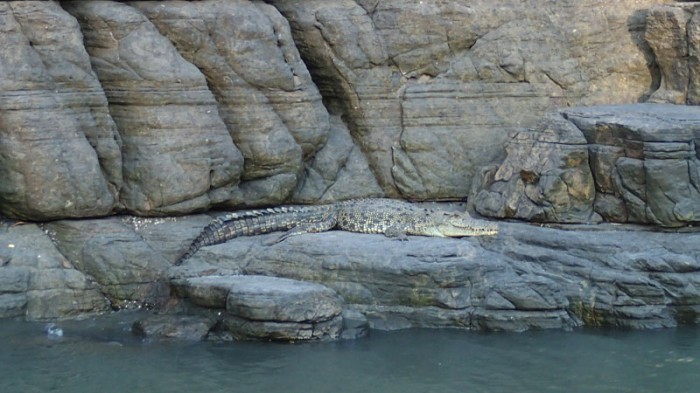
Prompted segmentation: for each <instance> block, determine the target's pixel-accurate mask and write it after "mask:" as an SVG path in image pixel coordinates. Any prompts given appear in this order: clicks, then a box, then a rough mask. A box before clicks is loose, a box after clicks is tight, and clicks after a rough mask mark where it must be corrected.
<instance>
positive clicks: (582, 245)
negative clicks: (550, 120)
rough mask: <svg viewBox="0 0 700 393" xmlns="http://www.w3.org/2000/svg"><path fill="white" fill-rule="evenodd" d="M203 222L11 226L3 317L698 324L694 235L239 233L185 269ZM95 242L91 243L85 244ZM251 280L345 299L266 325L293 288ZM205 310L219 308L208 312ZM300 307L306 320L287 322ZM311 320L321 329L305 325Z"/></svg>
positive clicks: (603, 229)
mask: <svg viewBox="0 0 700 393" xmlns="http://www.w3.org/2000/svg"><path fill="white" fill-rule="evenodd" d="M205 218H207V217H206V216H192V217H188V218H182V219H178V220H172V219H146V220H144V219H134V220H131V221H127V222H126V223H125V222H119V221H118V220H115V219H109V220H103V219H101V220H84V221H82V224H80V225H81V226H80V227H78V226H75V225H73V224H70V223H67V222H58V223H56V224H52V225H51V227H50V228H47V231H48V234H50V235H51V237H52V238H53V239H55V244H57V246H54V243H52V242H51V240H50V238H49V235H48V234H45V233H43V232H42V231H40V230H39V229H38V228H37V226H35V225H31V224H30V225H19V226H7V225H6V226H5V227H3V234H4V235H5V236H3V240H2V244H0V246H1V248H0V258H2V266H0V280H2V281H3V282H5V284H3V285H2V287H1V288H2V292H0V305H2V307H0V309H1V310H2V315H3V316H16V315H25V314H26V315H27V316H28V317H31V318H34V319H37V318H56V317H58V318H60V317H68V316H71V315H76V314H78V313H80V314H83V313H90V312H100V311H103V310H105V308H106V307H107V306H108V305H111V306H112V307H117V308H119V307H125V306H126V305H128V304H134V305H139V304H141V305H143V304H148V303H158V304H157V305H160V306H163V305H164V304H168V306H167V307H166V308H164V309H163V310H172V311H179V312H182V311H183V310H189V311H190V312H191V313H192V315H194V316H199V317H198V318H192V319H191V320H192V321H193V322H192V323H193V324H195V325H196V326H194V325H193V326H190V327H178V326H179V325H177V324H179V323H185V322H183V321H182V317H175V320H174V322H173V320H170V322H169V323H170V325H171V326H170V327H167V326H164V325H163V323H164V322H163V321H160V322H158V321H155V322H154V321H145V322H144V324H142V329H143V330H144V334H152V335H159V334H160V335H165V336H169V335H172V336H179V335H183V336H190V337H192V336H193V335H194V336H200V337H205V336H209V334H210V333H212V334H214V331H215V330H217V329H221V326H222V325H221V324H223V323H224V321H223V319H222V318H221V317H219V316H215V314H216V312H221V311H225V313H224V314H225V315H224V316H228V315H229V314H231V315H230V316H231V318H230V320H229V322H231V321H234V322H231V324H229V325H226V329H224V330H225V331H228V332H229V334H230V335H233V336H235V337H247V338H251V337H258V338H260V337H264V338H280V339H297V338H304V337H307V338H314V337H317V336H313V334H314V333H313V332H317V333H318V334H319V335H321V336H324V337H328V338H331V337H338V334H339V332H341V327H340V326H341V321H342V326H343V328H342V329H348V326H352V324H353V323H354V324H356V326H355V328H357V329H360V330H361V326H362V323H361V321H362V319H363V318H365V317H366V318H367V319H368V320H369V323H370V326H372V327H374V328H378V329H399V328H408V327H459V328H470V329H486V330H525V329H531V328H538V329H539V328H565V329H568V328H571V327H575V326H581V325H586V326H620V327H632V328H653V327H664V326H675V325H677V324H681V323H697V322H698V321H700V316H699V315H700V314H699V313H700V251H699V250H698V248H697V244H698V242H699V241H700V234H698V233H697V232H687V233H670V232H668V233H663V232H653V231H649V230H647V229H639V228H634V227H629V226H625V227H623V226H610V225H602V226H579V227H566V228H563V229H554V228H546V227H540V226H532V225H529V224H523V223H501V224H500V225H501V233H500V234H499V235H498V236H496V237H490V238H464V239H439V238H424V237H411V238H410V239H409V240H408V241H406V242H400V241H394V240H391V239H387V238H385V237H384V236H379V235H364V234H353V233H346V232H341V231H331V232H326V233H322V234H308V235H304V236H298V237H293V238H289V239H287V240H285V241H284V242H282V243H279V244H276V245H274V246H269V247H268V246H263V243H264V242H265V241H266V239H267V237H266V236H257V237H250V238H238V239H234V240H232V241H229V242H227V243H225V244H220V245H216V246H211V247H204V248H202V249H201V250H199V252H198V253H197V254H195V256H194V257H193V258H191V259H190V260H189V261H188V262H187V263H186V264H184V265H182V266H178V267H169V266H170V264H169V263H168V262H171V261H174V260H175V259H176V258H177V256H178V255H179V253H180V252H182V250H183V249H184V248H185V247H186V246H187V244H188V239H189V238H191V237H193V236H195V234H196V232H198V231H199V230H201V229H202V227H203V226H204V225H206V223H207V221H208V219H205ZM127 223H130V224H132V225H125V224H127ZM100 226H103V227H109V228H113V229H111V230H106V229H104V228H102V229H100V230H99V234H97V233H96V234H92V235H90V236H88V235H85V234H83V233H82V232H84V231H83V230H84V229H87V228H92V230H93V231H94V232H96V231H97V228H98V227H100ZM79 228H80V229H83V230H79ZM190 233H191V235H190ZM271 236H274V234H273V235H271ZM5 239H8V240H5ZM86 239H87V240H86ZM83 241H84V242H85V245H84V246H82V247H77V246H76V245H78V244H81V242H83ZM10 245H13V247H10ZM59 250H60V251H61V252H62V253H63V254H65V256H64V255H63V254H61V253H59ZM145 250H146V251H145ZM39 256H40V257H39ZM41 261H44V262H41ZM166 261H168V262H166ZM105 272H107V273H105ZM241 274H242V275H264V276H276V277H285V278H290V279H293V280H299V281H308V282H314V283H318V284H322V285H323V286H325V287H328V288H331V289H332V290H333V291H334V292H333V291H331V290H326V289H322V287H314V288H317V289H318V290H319V291H320V292H318V293H319V295H318V296H321V297H320V298H318V299H320V300H319V301H313V302H312V303H313V304H312V305H308V304H307V306H305V307H295V306H289V307H286V306H285V307H282V308H280V307H277V306H279V305H281V304H283V303H284V304H286V303H285V302H290V301H291V299H298V300H299V301H300V302H301V303H303V304H306V303H304V302H305V301H306V300H309V299H312V298H313V296H312V297H308V298H306V297H294V296H291V295H290V296H286V295H285V296H283V297H285V300H284V301H282V300H279V301H277V302H274V303H275V305H274V306H271V309H267V308H266V307H262V308H261V309H260V313H261V314H260V315H266V317H264V318H263V317H260V318H259V319H256V318H258V317H255V318H254V317H252V316H251V315H252V314H250V313H251V312H253V311H251V310H250V309H249V308H246V307H253V306H252V305H254V304H258V305H259V304H262V303H260V302H263V303H265V302H268V303H265V304H271V303H269V298H268V297H267V296H268V295H265V294H266V293H268V294H269V293H273V292H275V291H279V290H280V288H284V286H282V287H280V286H279V285H277V284H275V283H274V282H273V284H274V285H273V284H270V285H269V286H265V285H262V284H260V283H261V282H263V281H264V280H265V279H254V278H253V279H250V280H251V281H250V282H248V281H246V280H247V279H246V278H240V277H238V278H235V277H234V278H232V277H231V276H237V275H241ZM212 276H227V278H221V277H218V278H217V277H212ZM197 277H204V278H197ZM207 277H209V278H207ZM244 277H245V276H244ZM212 280H213V281H216V280H219V281H223V282H225V285H223V286H221V285H215V284H216V283H214V284H212V282H211V281H212ZM239 281H240V282H239ZM158 282H165V283H168V282H171V283H172V285H174V287H175V288H176V290H175V291H173V292H172V293H171V296H173V297H172V298H171V300H167V294H168V292H167V291H161V292H159V291H157V290H155V289H158V288H162V286H158V285H157V283H158ZM217 282H218V281H217ZM239 283H242V284H240V285H242V287H245V288H248V289H247V290H248V291H249V292H246V293H248V295H246V296H250V302H252V303H250V304H248V303H246V304H248V305H247V306H242V305H241V304H242V303H240V302H243V300H242V299H243V298H245V296H242V295H241V296H239V295H236V296H235V299H233V300H231V299H230V293H231V291H232V288H233V287H234V286H235V285H238V284H239ZM195 284H196V285H195ZM205 284H206V285H205ZM268 284H269V282H268ZM261 285H262V286H261ZM298 285H301V284H298ZM217 288H218V289H217ZM251 288H252V289H251ZM275 288H276V289H275ZM302 288H306V287H305V286H304V285H302ZM319 288H320V289H319ZM314 291H315V290H314ZM282 292H283V293H286V292H284V291H282ZM302 292H303V291H302ZM236 293H238V292H236ZM314 293H316V292H314ZM333 293H337V294H338V295H339V296H340V297H339V298H337V299H336V298H335V297H334V296H335V295H333ZM103 294H104V296H103ZM156 295H157V296H156ZM309 296H310V295H309ZM314 296H316V295H314ZM178 299H179V300H178ZM183 299H184V301H185V303H187V302H189V304H190V307H189V308H188V307H181V306H179V305H178V302H179V303H181V305H184V304H185V303H182V302H183ZM266 299H267V300H266ZM334 299H336V300H334ZM339 299H342V300H339ZM107 300H109V303H108V302H107ZM321 300H322V301H321ZM246 302H247V301H246ZM234 303H235V304H234ZM292 303H294V304H295V302H292ZM301 303H300V304H301ZM192 306H196V307H199V310H200V311H196V310H194V309H192V308H191V307H192ZM241 307H243V308H241ZM255 307H258V306H255ZM318 307H321V308H320V309H318V310H317V308H318ZM339 308H340V309H342V310H343V311H342V314H338V309H339ZM206 309H210V310H213V311H214V314H211V313H210V314H207V313H203V312H202V310H206ZM244 309H245V310H244ZM242 310H243V311H242ZM293 310H297V311H298V313H297V312H296V311H295V314H294V315H297V317H295V318H297V319H299V321H289V320H284V318H283V317H282V316H280V315H286V314H284V313H289V312H292V311H293ZM313 310H316V311H313ZM309 312H310V314H309ZM270 313H272V314H270ZM276 313H277V314H276ZM279 313H282V314H279ZM278 314H279V315H278ZM307 314H308V315H312V316H314V317H313V318H312V317H308V315H307ZM213 315H214V316H213ZM256 315H258V314H256ZM315 316H317V317H318V318H316V317H315ZM202 318H203V319H202ZM241 318H243V319H246V320H248V321H250V320H257V321H258V322H260V323H258V324H257V325H256V326H257V327H256V328H255V329H252V330H245V328H244V327H245V326H244V325H246V326H248V327H251V326H252V325H250V324H248V323H242V322H241V321H242V319H241ZM290 318H291V317H290ZM290 318H287V319H290ZM314 318H316V319H314ZM161 319H162V318H161ZM306 319H309V320H314V321H316V322H313V323H311V322H308V323H307V322H303V321H304V320H306ZM178 321H179V322H178ZM236 321H237V322H238V323H237V322H236ZM330 321H333V322H330ZM353 321H354V322H353ZM217 322H218V323H217ZM288 322H293V323H289V324H287V323H288ZM173 323H174V324H175V325H176V326H174V327H173V326H172V324H173ZM276 323H282V325H284V326H282V325H276ZM304 324H306V325H304ZM166 325H168V323H166ZM253 325H255V324H253ZM302 325H303V326H302ZM205 326H209V328H208V330H207V329H205ZM239 328H240V329H239ZM278 328H279V329H278ZM316 328H318V330H314V329H316ZM326 328H327V330H324V329H326ZM241 329H242V330H241ZM204 330H207V332H206V333H205V332H204ZM146 331H150V332H151V333H148V332H146ZM158 332H160V333H158ZM232 332H237V333H232ZM324 332H325V333H324ZM307 333H308V334H311V336H308V334H307ZM236 334H238V335H236ZM285 334H286V335H285ZM340 334H342V333H340ZM295 337H296V338H295Z"/></svg>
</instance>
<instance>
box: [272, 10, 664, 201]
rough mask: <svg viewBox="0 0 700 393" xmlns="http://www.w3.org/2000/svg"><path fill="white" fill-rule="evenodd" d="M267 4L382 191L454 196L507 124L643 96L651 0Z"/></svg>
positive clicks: (500, 140) (495, 151)
mask: <svg viewBox="0 0 700 393" xmlns="http://www.w3.org/2000/svg"><path fill="white" fill-rule="evenodd" d="M270 3H272V4H273V5H274V6H275V7H277V8H278V9H279V10H280V11H281V12H282V14H283V15H285V16H286V17H287V19H288V20H289V21H290V24H291V26H292V32H293V34H294V39H295V41H296V42H297V46H298V47H299V51H300V53H301V55H302V57H303V58H304V60H305V62H306V63H307V65H308V67H309V70H310V72H311V73H312V75H313V76H314V80H315V81H316V83H317V84H318V86H319V89H320V90H321V93H322V95H323V96H324V98H325V102H326V103H327V105H328V108H329V111H330V112H331V113H332V114H341V115H342V116H343V118H344V119H346V120H347V122H348V125H349V128H350V132H351V134H352V136H353V138H355V140H357V141H358V142H359V143H358V144H359V145H360V146H361V148H362V150H363V152H364V153H365V155H366V157H367V159H368V161H369V163H370V166H371V168H372V170H373V172H374V174H375V176H376V177H377V179H378V182H379V184H380V186H381V187H382V189H383V190H384V192H385V193H386V194H387V195H389V196H398V195H401V196H403V197H406V198H408V199H461V198H463V197H464V196H465V195H466V194H468V192H469V190H470V187H471V183H472V178H473V177H474V176H475V175H476V173H477V171H478V170H479V168H481V167H483V166H484V165H487V164H489V163H491V162H494V161H496V160H498V159H500V158H502V147H503V145H504V144H505V142H506V141H507V136H508V131H509V130H512V129H513V128H514V127H520V126H533V125H535V124H536V123H537V121H538V120H539V119H540V117H541V116H542V115H543V114H544V113H545V112H546V111H548V110H552V109H554V108H556V107H559V106H569V105H582V104H595V103H618V102H630V101H637V100H639V99H640V98H644V97H646V96H647V95H648V94H650V93H651V91H650V90H649V86H650V85H652V81H653V76H652V72H651V71H650V69H649V65H648V61H647V57H650V54H649V53H648V52H647V53H645V50H646V46H645V45H646V44H645V43H644V40H643V31H644V16H645V13H644V10H645V9H646V8H648V7H650V6H651V5H654V4H657V3H658V1H652V0H648V1H641V2H640V1H632V0H625V1H623V2H619V1H618V2H615V3H604V4H601V3H600V2H596V1H583V2H582V1H573V0H572V1H568V0H567V1H559V2H552V3H548V4H547V5H542V4H541V3H540V2H523V1H507V2H505V3H504V2H499V3H498V4H496V3H494V2H487V1H477V2H474V1H469V2H464V1H456V2H454V1H453V2H443V3H439V4H438V3H430V2H419V1H411V2H406V1H399V0H393V1H382V2H366V1H362V2H353V1H350V0H338V1H333V2H328V1H322V0H312V1H304V2H298V1H290V0H273V1H270ZM591 43H595V44H594V45H592V44H591Z"/></svg>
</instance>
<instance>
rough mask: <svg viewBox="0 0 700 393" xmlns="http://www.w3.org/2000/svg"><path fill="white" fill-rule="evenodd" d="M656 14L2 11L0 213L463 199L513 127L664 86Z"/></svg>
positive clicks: (364, 4) (131, 6)
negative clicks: (548, 113)
mask: <svg viewBox="0 0 700 393" xmlns="http://www.w3.org/2000/svg"><path fill="white" fill-rule="evenodd" d="M666 3H669V2H668V1H665V0H621V1H616V2H600V1H598V0H586V1H574V0H566V1H557V2H548V3H547V4H542V3H541V2H536V1H525V2H523V1H516V0H508V1H506V2H499V3H498V4H496V3H494V2H491V1H483V0H477V1H471V0H470V1H467V0H460V1H452V2H443V3H431V2H425V1H423V2H421V1H417V0H415V1H408V2H406V1H403V0H402V1H398V0H385V1H378V2H368V1H352V0H334V1H320V0H305V1H287V0H270V1H267V2H260V1H248V0H227V1H225V0H209V1H201V2H199V1H198V2H155V1H154V2H112V1H90V2H82V1H64V2H60V3H56V2H48V3H47V2H19V1H17V2H4V3H3V4H2V8H0V16H1V17H2V18H3V24H2V25H3V29H4V30H3V32H4V34H2V36H1V37H0V42H2V44H3V45H2V47H3V48H5V49H4V50H2V51H1V53H0V58H1V59H2V61H1V62H0V66H1V67H2V71H3V72H2V76H1V77H0V85H1V86H2V89H1V90H2V93H0V94H1V96H0V111H1V112H0V115H1V116H0V119H2V120H0V121H1V122H2V127H0V175H2V179H3V181H2V182H0V211H2V212H3V214H5V215H6V216H11V217H16V218H23V219H31V220H48V219H58V218H74V217H95V216H104V215H110V214H114V213H119V212H127V213H131V214H136V215H169V214H185V213H190V212H193V211H203V210H207V209H210V208H212V207H216V206H225V207H242V206H260V205H270V204H278V203H281V202H320V201H324V202H325V201H330V200H337V199H346V198H351V197H359V196H381V195H384V194H387V195H390V196H403V197H407V198H409V199H463V198H464V197H465V196H466V195H467V194H468V192H469V190H470V187H471V184H472V183H473V177H474V175H475V174H476V173H477V172H478V171H479V169H480V168H481V167H482V166H484V165H486V164H488V163H490V162H493V161H497V160H499V159H501V158H502V148H503V145H504V143H505V142H506V140H507V135H508V132H509V131H510V130H512V129H513V128H514V127H516V126H532V125H534V124H536V122H537V121H538V120H539V119H540V117H541V116H542V114H543V113H545V112H546V111H548V110H552V109H554V108H556V107H561V106H569V105H571V106H575V105H583V104H597V103H618V102H636V101H639V100H643V99H645V98H646V97H647V96H648V95H649V94H651V93H652V92H653V91H654V90H655V89H656V88H657V87H658V84H659V75H663V76H664V81H666V80H670V79H669V78H670V76H669V75H675V74H674V73H673V72H666V71H663V70H665V69H666V68H668V67H666V66H665V65H664V61H671V62H673V60H672V59H673V56H675V55H673V54H672V53H671V52H669V53H671V54H669V53H667V52H662V51H660V50H658V48H660V47H662V46H663V45H665V44H666V43H668V42H672V43H675V42H676V41H678V40H676V38H673V40H671V41H668V40H667V38H665V37H666V36H665V35H664V34H667V33H665V32H667V30H668V29H666V30H664V29H665V28H666V27H665V26H666V25H663V26H660V27H659V28H655V27H654V26H653V20H655V19H654V15H657V14H658V13H662V14H663V12H666V11H664V10H666V8H663V7H661V8H658V9H657V8H655V10H657V11H658V12H657V11H654V12H656V14H653V15H650V16H649V18H647V15H646V10H648V9H649V8H650V7H652V6H659V5H664V4H666ZM671 9H672V10H681V11H680V12H681V14H682V15H683V16H684V17H688V18H690V17H689V16H688V15H689V13H691V11H685V10H691V8H688V6H685V8H678V7H676V8H673V7H671ZM659 10H660V11H659ZM671 13H672V14H673V15H675V16H677V17H678V18H680V17H681V16H680V15H676V14H678V12H677V11H673V12H671ZM76 18H77V21H78V22H79V23H76ZM647 19H648V20H649V21H650V22H649V23H650V26H649V28H648V29H647V30H646V33H645V23H646V21H647ZM666 19H668V18H666ZM666 19H664V20H666ZM679 20H680V19H679ZM688 20H692V18H690V19H688ZM688 26H691V27H692V26H693V23H689V24H688ZM691 30H692V29H691ZM689 31H690V30H689ZM655 32H656V33H655ZM645 37H646V38H647V39H648V40H649V43H650V45H651V47H652V48H656V49H655V50H656V52H655V53H657V54H658V55H659V56H660V57H662V58H660V59H657V62H656V63H658V66H657V65H655V64H656V63H653V61H652V60H653V54H652V51H651V49H650V47H649V45H647V43H646V42H645V41H644V38H645ZM688 37H690V36H688ZM669 39H670V38H669ZM674 40H675V41H674ZM688 40H690V41H692V39H690V38H688ZM690 41H689V42H690ZM679 42H680V41H679ZM693 42H694V41H693ZM673 45H675V44H673ZM679 45H680V44H679ZM688 45H689V46H692V45H690V43H689V44H688ZM676 46H678V45H675V46H674V47H676ZM689 53H690V52H689ZM679 56H680V58H682V59H685V57H683V54H682V53H681V54H679ZM302 59H303V62H302ZM688 59H692V56H691V57H688ZM679 61H680V60H679ZM684 61H685V60H684ZM687 62H691V60H687ZM307 66H308V69H307ZM689 67H690V66H689ZM676 68H677V67H676ZM676 68H673V69H674V70H675V69H676ZM690 68H692V67H690ZM658 70H662V71H663V72H661V73H659V71H658ZM687 74H688V75H690V76H689V78H692V75H691V74H692V73H690V72H688V73H687ZM666 85H673V86H676V84H674V83H671V82H664V84H663V86H666ZM673 89H676V87H673ZM676 90H677V89H676ZM691 90H692V88H691V89H689V90H688V91H691ZM674 91H675V90H674ZM688 94H690V93H688ZM658 95H663V94H662V93H659V94H658Z"/></svg>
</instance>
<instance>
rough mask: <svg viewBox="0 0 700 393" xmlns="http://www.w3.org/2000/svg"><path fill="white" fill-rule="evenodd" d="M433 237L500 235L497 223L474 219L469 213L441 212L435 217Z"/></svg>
mask: <svg viewBox="0 0 700 393" xmlns="http://www.w3.org/2000/svg"><path fill="white" fill-rule="evenodd" d="M434 222H435V228H434V230H435V232H436V233H434V235H433V236H442V237H462V236H489V235H495V234H497V233H498V225H496V224H495V223H492V222H489V221H484V220H478V219H475V218H472V217H471V216H469V214H467V213H451V212H440V213H438V214H436V217H435V221H434Z"/></svg>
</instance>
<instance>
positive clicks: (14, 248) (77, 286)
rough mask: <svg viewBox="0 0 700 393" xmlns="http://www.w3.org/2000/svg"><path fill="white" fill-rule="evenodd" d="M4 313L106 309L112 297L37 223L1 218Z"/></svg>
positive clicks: (56, 314) (0, 311) (46, 315)
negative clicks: (9, 221)
mask: <svg viewBox="0 0 700 393" xmlns="http://www.w3.org/2000/svg"><path fill="white" fill-rule="evenodd" d="M0 233H2V236H1V237H0V260H3V261H4V262H3V263H2V266H0V317H13V316H25V317H26V318H27V319H30V320H37V319H39V320H40V319H63V318H71V317H80V316H84V315H87V314H92V313H99V312H104V311H106V310H107V309H108V308H109V302H108V301H107V299H105V297H104V296H103V295H102V293H101V291H100V288H99V287H98V285H96V283H95V282H94V280H93V279H92V278H91V277H89V276H86V275H85V274H84V273H83V272H81V271H80V270H77V269H75V267H74V266H73V265H72V263H71V262H70V261H69V260H67V259H66V258H65V257H64V256H63V255H61V253H60V252H59V251H58V250H57V249H56V248H55V247H54V245H53V243H52V242H51V240H50V239H49V237H48V236H47V235H46V234H45V233H44V232H42V230H41V229H40V228H39V227H38V226H37V225H33V224H25V225H16V226H4V225H3V224H0Z"/></svg>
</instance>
